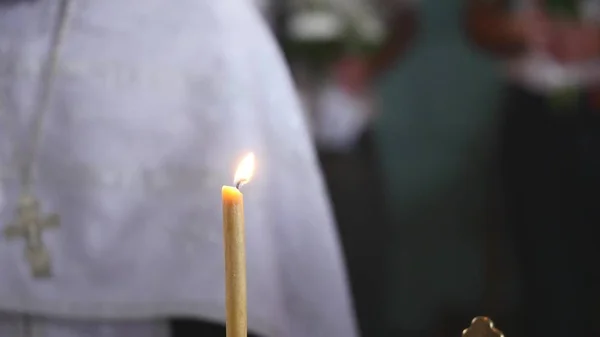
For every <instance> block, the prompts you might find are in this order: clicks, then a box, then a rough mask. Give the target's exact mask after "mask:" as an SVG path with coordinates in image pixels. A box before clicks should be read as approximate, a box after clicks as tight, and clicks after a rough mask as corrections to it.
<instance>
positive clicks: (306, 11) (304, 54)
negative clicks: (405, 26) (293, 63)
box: [286, 0, 386, 65]
mask: <svg viewBox="0 0 600 337" xmlns="http://www.w3.org/2000/svg"><path fill="white" fill-rule="evenodd" d="M385 33H386V32H385V27H384V24H383V22H382V20H381V17H380V16H379V15H378V13H377V11H376V10H375V8H374V7H373V6H372V3H371V1H369V0H297V1H296V2H294V3H292V15H291V17H290V19H289V21H288V26H287V34H286V35H287V40H288V47H290V48H289V49H288V52H289V53H290V56H291V57H296V58H300V59H303V60H305V61H308V62H311V63H313V64H317V65H323V64H324V63H328V62H332V61H334V60H335V59H336V58H337V57H340V56H342V55H343V54H344V53H347V52H352V53H357V52H358V53H366V52H368V51H370V50H372V49H373V48H374V47H376V46H378V45H379V44H380V43H381V42H382V40H383V38H384V37H385Z"/></svg>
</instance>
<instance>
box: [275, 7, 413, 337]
mask: <svg viewBox="0 0 600 337" xmlns="http://www.w3.org/2000/svg"><path fill="white" fill-rule="evenodd" d="M311 4H312V5H313V6H315V7H317V9H315V7H313V8H310V9H304V10H302V9H297V10H296V12H294V11H293V10H292V11H291V12H292V13H291V14H290V13H288V14H289V16H288V20H289V21H288V25H285V24H284V25H282V27H283V29H284V30H285V31H284V32H283V34H279V35H280V36H284V41H283V43H284V46H286V42H287V43H288V44H287V46H289V40H288V41H286V40H285V36H286V34H291V35H293V36H292V38H294V37H295V38H296V39H297V40H296V41H295V42H297V44H295V45H294V47H297V48H288V49H287V51H288V58H289V59H290V61H291V64H292V68H293V70H294V74H295V77H296V80H297V83H298V87H299V90H300V92H301V93H302V94H303V95H302V97H304V103H305V105H304V107H305V109H306V111H307V119H308V121H309V124H310V125H311V126H312V132H313V136H314V138H315V142H316V144H317V147H318V149H319V154H320V159H321V165H322V167H323V170H324V172H325V176H326V180H327V184H328V187H329V192H330V195H331V199H332V202H333V205H334V209H335V215H336V219H337V222H338V230H339V232H340V235H341V238H342V242H343V246H344V252H345V256H346V262H347V265H348V269H349V273H350V280H351V285H352V290H353V295H354V299H355V304H356V308H357V315H358V318H359V323H360V328H361V332H362V334H363V335H364V336H382V335H385V332H384V330H383V327H384V325H383V324H382V319H383V316H384V315H383V310H384V308H383V307H384V303H385V300H384V297H385V294H384V286H383V285H384V276H385V273H384V272H383V268H384V260H385V257H384V254H385V248H386V242H387V240H386V239H387V233H388V225H389V222H388V220H387V217H386V213H387V210H386V208H385V201H384V198H383V194H384V193H383V186H382V180H381V178H382V177H381V174H380V170H379V167H378V164H379V159H378V158H377V157H378V153H377V149H376V148H375V144H374V141H373V130H372V123H373V121H374V120H375V118H377V109H378V106H377V100H378V99H377V97H375V94H374V85H375V83H376V81H377V80H378V78H379V77H380V76H382V75H384V74H385V72H386V71H387V70H388V68H389V67H390V66H392V65H394V64H395V63H396V62H399V61H400V60H401V58H402V56H403V55H404V54H405V52H406V51H407V50H408V49H409V47H410V45H411V42H412V40H413V38H414V36H415V33H416V28H417V2H416V1H413V0H397V1H376V2H371V1H366V0H365V1H360V0H358V1H336V0H323V1H314V2H312V3H311ZM317 4H319V6H317ZM307 13H312V16H311V15H308V14H307ZM336 18H339V19H337V21H336ZM343 18H345V19H347V21H350V22H351V23H348V22H344V21H343V20H344V19H343ZM300 19H302V20H300ZM303 21H304V22H305V23H306V26H307V27H303V26H302V25H301V23H302V22H303ZM340 22H342V23H340ZM344 24H346V25H347V26H345V27H344ZM290 26H291V29H289V28H288V27H290ZM318 26H321V28H320V29H317V28H315V27H318ZM340 26H342V27H343V28H339V27H340ZM379 26H381V27H379ZM380 30H381V31H380ZM311 39H312V40H311ZM310 41H314V44H312V45H311V44H310ZM302 43H304V46H305V47H304V49H302V46H300V47H298V45H300V44H302ZM303 50H306V53H304V54H302V51H303ZM296 53H298V54H296Z"/></svg>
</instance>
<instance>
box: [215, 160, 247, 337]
mask: <svg viewBox="0 0 600 337" xmlns="http://www.w3.org/2000/svg"><path fill="white" fill-rule="evenodd" d="M253 170H254V155H253V154H249V155H247V156H246V157H245V158H244V159H243V160H242V162H241V163H240V165H239V166H238V169H237V171H236V174H235V178H234V183H235V187H233V186H223V189H222V200H223V248H224V250H225V309H226V321H225V324H226V331H227V337H247V335H248V319H247V315H248V314H247V303H246V298H247V296H246V236H245V231H244V195H243V194H242V192H240V190H239V188H240V187H241V186H242V185H243V184H245V183H247V182H248V181H249V180H250V178H251V177H252V173H253Z"/></svg>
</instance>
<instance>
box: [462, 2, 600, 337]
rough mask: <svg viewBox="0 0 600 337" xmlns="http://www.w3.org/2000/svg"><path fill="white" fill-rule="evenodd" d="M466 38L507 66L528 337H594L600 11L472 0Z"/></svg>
mask: <svg viewBox="0 0 600 337" xmlns="http://www.w3.org/2000/svg"><path fill="white" fill-rule="evenodd" d="M466 28H467V33H468V35H469V36H470V38H471V39H472V40H473V41H474V43H475V44H477V45H478V46H479V47H481V48H484V49H485V50H487V51H488V52H490V53H493V54H494V55H496V56H498V57H501V58H503V59H504V60H506V63H507V68H506V74H507V82H508V85H507V87H506V90H505V102H504V103H505V104H504V106H503V112H504V119H505V120H504V124H503V129H502V133H501V137H502V141H501V169H502V173H503V177H502V178H503V186H504V191H503V192H504V194H505V206H506V207H507V220H508V224H509V226H510V227H511V229H512V233H513V235H514V236H513V237H514V240H515V243H516V245H517V249H518V251H517V254H518V255H517V256H518V260H519V263H520V267H521V269H520V275H521V277H522V285H523V291H522V300H523V301H524V303H523V304H524V310H525V312H524V314H525V315H524V317H525V319H526V323H525V324H526V329H527V331H526V336H547V337H550V336H556V337H567V336H592V335H594V331H593V323H594V321H595V320H596V317H597V313H598V310H597V306H598V300H599V299H598V296H597V295H598V292H597V291H598V282H599V281H600V280H599V279H598V273H599V268H598V265H597V260H596V256H598V253H599V251H598V250H599V248H598V247H599V246H598V244H597V240H596V238H597V237H596V236H594V235H592V232H591V231H592V229H593V228H594V227H596V226H597V224H598V223H599V222H600V207H598V203H599V202H600V197H599V194H598V191H599V190H600V100H599V98H600V96H599V93H600V91H599V90H598V89H599V88H600V87H599V85H600V2H598V1H594V0H581V1H578V0H539V1H537V0H516V1H508V0H506V1H505V0H491V1H485V0H471V1H469V6H468V13H467V17H466Z"/></svg>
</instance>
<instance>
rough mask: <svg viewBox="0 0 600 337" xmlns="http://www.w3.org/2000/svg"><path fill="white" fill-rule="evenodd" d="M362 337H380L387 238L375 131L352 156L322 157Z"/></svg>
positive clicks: (321, 153) (331, 154) (333, 154)
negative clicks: (374, 136) (374, 137)
mask: <svg viewBox="0 0 600 337" xmlns="http://www.w3.org/2000/svg"><path fill="white" fill-rule="evenodd" d="M319 156H320V160H321V165H322V168H323V171H324V174H325V179H326V181H327V185H328V188H329V193H330V196H331V201H332V203H333V209H334V212H335V217H336V221H337V224H338V231H339V234H340V238H341V240H342V246H343V249H344V254H345V257H346V265H347V268H348V273H349V277H350V284H351V289H352V295H353V298H354V304H355V308H356V311H357V312H356V314H357V316H358V321H359V325H360V330H361V335H362V336H381V335H382V334H381V330H380V329H381V327H382V326H383V325H382V323H381V321H380V319H381V317H383V303H384V301H383V296H384V286H383V279H384V277H383V276H384V273H383V268H384V247H385V239H386V237H387V235H386V233H387V232H388V222H387V217H386V212H385V205H384V197H383V186H382V177H381V174H380V172H379V167H378V165H379V160H378V159H377V151H376V149H375V145H374V141H373V135H372V132H371V131H368V132H366V133H365V134H364V135H363V136H362V138H361V140H360V141H359V143H358V144H357V146H356V147H355V148H354V149H353V150H352V151H351V152H348V153H336V152H328V151H324V150H321V151H319Z"/></svg>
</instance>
